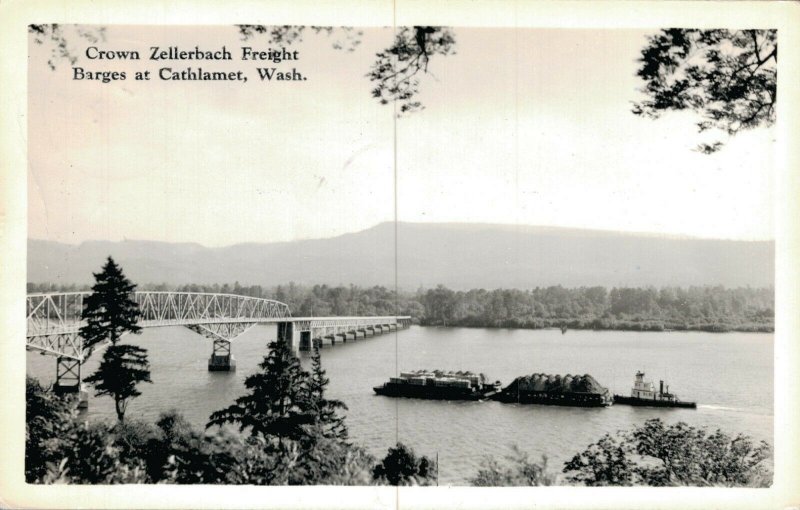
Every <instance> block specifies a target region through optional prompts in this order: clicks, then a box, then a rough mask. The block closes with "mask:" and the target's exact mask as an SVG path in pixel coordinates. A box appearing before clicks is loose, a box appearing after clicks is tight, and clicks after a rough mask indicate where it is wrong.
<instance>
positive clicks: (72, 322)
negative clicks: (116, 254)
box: [25, 291, 411, 405]
mask: <svg viewBox="0 0 800 510" xmlns="http://www.w3.org/2000/svg"><path fill="white" fill-rule="evenodd" d="M90 294H91V293H90V292H60V293H45V294H28V297H27V335H26V344H25V346H26V349H28V350H34V351H39V352H42V353H44V354H50V355H53V356H55V357H56V384H55V386H54V388H55V390H56V391H59V392H64V393H66V392H79V393H80V394H81V399H80V400H81V403H82V405H83V404H85V403H86V397H88V395H84V393H85V391H84V390H82V388H81V380H82V379H81V365H82V364H83V363H84V362H85V361H86V359H87V358H88V357H89V356H90V355H91V353H92V350H91V349H87V348H84V346H83V339H82V338H81V336H80V333H79V331H80V327H81V326H82V325H83V322H82V321H81V313H82V311H83V307H84V299H85V298H86V297H87V296H89V295H90ZM133 299H134V301H136V303H137V304H138V305H139V311H140V316H139V321H138V325H139V326H141V327H142V328H154V327H167V326H183V327H186V328H189V329H191V330H192V331H194V332H196V333H198V334H200V335H202V336H204V337H206V338H209V339H211V340H212V341H213V348H212V353H211V357H210V358H209V360H208V369H209V370H210V371H231V370H235V369H236V362H235V359H234V357H233V355H232V354H231V343H232V342H233V341H234V340H235V339H236V338H238V337H239V336H240V335H241V334H242V333H244V332H245V331H247V330H249V329H250V328H251V327H253V326H255V325H257V324H276V325H277V329H278V340H279V341H284V342H288V343H289V344H290V345H291V347H292V349H293V350H294V351H295V352H296V351H298V350H310V349H311V348H312V347H313V346H314V345H317V346H322V345H323V343H324V342H325V341H328V342H329V343H330V344H332V345H333V344H335V343H336V342H337V341H338V340H339V339H341V341H342V342H347V341H348V340H350V339H352V340H356V339H357V338H359V336H360V337H362V338H364V337H367V336H374V335H377V334H382V333H386V332H389V331H397V330H399V329H405V328H407V327H408V326H409V325H410V323H411V318H410V317H407V316H382V317H292V314H291V311H290V310H289V306H288V305H287V304H285V303H281V302H280V301H274V300H270V299H261V298H254V297H249V296H238V295H233V294H214V293H198V292H155V291H153V292H150V291H143V292H135V293H134V295H133Z"/></svg>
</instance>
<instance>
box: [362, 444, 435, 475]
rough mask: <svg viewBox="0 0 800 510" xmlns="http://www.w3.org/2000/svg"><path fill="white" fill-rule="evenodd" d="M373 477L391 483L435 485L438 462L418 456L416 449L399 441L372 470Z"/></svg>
mask: <svg viewBox="0 0 800 510" xmlns="http://www.w3.org/2000/svg"><path fill="white" fill-rule="evenodd" d="M372 476H373V478H374V479H375V480H376V481H378V482H379V483H387V484H389V485H433V484H434V483H435V482H436V480H437V479H438V471H437V466H436V462H434V461H432V460H431V459H429V458H428V457H425V456H422V457H419V458H417V456H416V455H415V454H414V450H413V449H411V448H409V447H408V446H406V445H404V444H402V443H397V446H395V447H394V448H389V451H388V453H387V454H386V456H385V457H384V458H383V460H381V461H380V463H378V464H377V465H376V466H375V468H374V469H373V470H372Z"/></svg>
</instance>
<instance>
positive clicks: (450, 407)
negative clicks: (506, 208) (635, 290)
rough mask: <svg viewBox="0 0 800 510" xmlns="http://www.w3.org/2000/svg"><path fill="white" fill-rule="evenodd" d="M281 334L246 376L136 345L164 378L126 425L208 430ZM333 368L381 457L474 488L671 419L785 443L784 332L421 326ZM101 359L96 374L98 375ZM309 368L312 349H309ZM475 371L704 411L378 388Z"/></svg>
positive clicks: (352, 417) (175, 341) (104, 403)
mask: <svg viewBox="0 0 800 510" xmlns="http://www.w3.org/2000/svg"><path fill="white" fill-rule="evenodd" d="M275 336H276V330H275V327H274V326H257V327H254V328H252V329H250V330H249V331H247V332H246V333H245V334H244V335H242V336H241V337H239V338H238V339H236V340H235V341H234V343H233V353H234V356H235V358H236V362H237V371H236V372H235V373H220V372H208V370H207V367H206V363H207V360H208V357H209V355H210V353H211V341H210V340H206V339H204V338H202V337H200V336H198V335H196V334H195V333H193V332H191V331H189V330H188V329H184V328H179V327H171V328H153V329H147V330H144V331H143V332H142V334H141V335H139V336H134V337H126V340H127V341H135V343H137V344H138V345H141V346H142V347H145V348H147V349H148V350H149V354H150V356H149V357H150V362H151V377H152V380H153V384H145V385H141V386H140V388H141V390H142V396H140V397H139V398H137V399H135V400H134V401H133V402H132V403H131V404H130V406H129V408H128V413H127V414H126V417H131V418H144V419H147V420H154V419H155V418H156V417H157V416H158V414H159V413H160V412H162V411H165V410H167V409H170V408H175V409H177V410H179V411H180V412H181V413H183V414H184V416H186V417H187V419H189V420H190V421H191V422H192V423H193V424H194V425H195V426H196V427H198V428H202V427H203V426H204V425H205V423H206V421H207V419H208V416H209V414H211V413H212V412H213V411H215V410H218V409H221V408H223V407H226V406H228V405H230V404H231V403H232V402H233V400H234V399H235V398H236V397H238V396H239V395H241V394H242V393H243V392H244V386H243V380H244V378H245V377H246V376H247V375H249V374H251V373H253V372H254V371H255V370H256V368H257V367H256V365H257V364H258V363H259V362H260V361H261V359H262V357H263V356H264V354H265V353H266V344H267V342H269V341H270V340H272V339H274V338H275ZM322 358H323V366H324V368H325V369H326V370H327V372H328V376H329V378H330V381H331V382H330V386H329V395H330V396H331V397H333V398H338V399H341V400H343V401H344V402H345V403H346V404H347V405H348V407H349V411H348V413H347V424H348V426H349V429H350V435H351V438H352V439H353V440H354V441H355V442H356V443H358V444H361V445H362V446H364V447H366V448H367V449H368V450H369V451H370V452H371V453H372V454H373V455H375V456H383V455H385V453H386V450H387V449H388V448H389V447H390V446H392V445H394V444H395V443H396V442H397V441H401V442H403V443H405V444H407V445H409V446H411V447H412V448H413V449H414V450H415V451H416V452H417V453H418V454H423V455H427V456H430V457H437V456H438V459H439V483H440V484H441V485H448V484H449V485H465V484H467V483H468V479H469V478H470V477H471V476H474V475H475V473H476V472H477V470H478V466H479V465H480V463H481V461H482V460H483V458H484V457H485V456H487V455H494V456H497V457H501V456H503V455H506V454H508V453H509V452H510V451H511V445H512V444H516V445H518V446H519V447H520V448H521V449H522V450H524V451H526V452H528V453H530V454H531V456H532V457H533V458H537V459H538V458H539V457H540V456H541V455H547V456H548V458H549V466H550V468H551V469H552V470H554V471H560V470H561V467H562V466H563V463H564V462H565V461H566V460H568V459H569V458H570V457H571V456H572V455H574V454H575V453H577V452H579V451H582V450H583V449H584V448H585V447H586V446H588V445H589V444H590V443H592V442H593V441H595V440H597V439H598V438H599V437H600V436H601V435H602V434H604V433H606V432H614V431H616V430H619V429H629V428H631V427H632V426H634V425H638V424H641V423H643V422H644V421H645V420H647V419H649V418H654V417H660V418H662V419H663V420H665V421H666V422H668V423H674V422H677V421H685V422H687V423H689V424H691V425H700V426H707V427H709V428H717V427H719V428H722V429H723V430H725V431H727V432H729V433H731V434H735V433H739V432H742V433H745V434H749V435H750V436H752V437H754V438H755V439H757V440H761V439H763V440H766V441H768V442H769V443H770V444H772V443H773V337H772V335H771V334H758V333H725V334H713V333H701V332H669V333H655V332H619V331H604V332H597V331H578V330H575V331H572V330H571V331H568V332H567V333H566V334H564V335H562V334H561V332H560V331H559V330H505V329H469V328H430V327H416V326H415V327H412V328H410V329H408V330H404V331H399V332H397V333H395V332H392V333H389V334H385V335H381V336H376V337H374V338H367V339H359V340H358V341H356V342H352V341H351V342H348V343H346V344H340V343H339V344H336V345H335V346H332V347H331V346H328V345H326V346H325V347H324V348H323V349H322ZM99 359H100V355H98V354H95V355H94V356H93V357H92V359H91V360H89V361H88V362H87V363H86V365H85V366H84V377H85V376H86V375H88V374H90V373H92V372H94V370H95V369H96V368H97V365H98V364H99ZM301 359H302V362H303V364H304V366H306V368H308V367H309V365H310V359H309V355H308V354H307V353H301ZM27 367H28V373H29V374H30V375H32V376H34V377H38V378H39V379H40V380H42V381H43V382H51V381H52V380H53V379H54V377H55V358H53V357H50V356H43V355H39V354H37V353H28V362H27ZM421 368H425V369H443V370H471V371H473V372H483V373H485V374H487V375H488V376H489V377H490V378H491V380H495V379H499V380H501V381H502V382H503V383H504V384H508V383H509V382H510V381H511V380H512V379H513V378H514V377H516V376H519V375H524V374H531V373H534V372H546V373H553V374H567V373H570V374H584V373H589V374H591V375H593V376H594V377H595V378H596V379H597V380H598V381H599V382H600V383H601V384H603V385H605V386H607V387H608V388H609V389H610V390H611V391H612V392H615V393H620V394H626V395H627V394H629V393H630V387H631V386H632V384H633V376H634V374H635V372H636V371H637V370H644V371H645V372H646V374H647V377H646V378H647V379H650V380H653V381H654V382H655V383H656V384H658V380H659V379H665V380H666V381H667V382H668V383H669V385H670V389H671V390H672V391H673V393H677V394H678V395H679V397H681V399H683V400H694V401H697V402H698V409H696V410H692V409H649V408H637V407H630V406H622V405H618V406H611V407H609V408H601V409H586V408H572V407H551V406H539V405H517V404H500V403H496V402H442V401H426V400H412V399H393V398H388V397H382V396H377V395H375V394H374V392H373V391H372V387H373V386H376V385H379V384H381V383H383V382H384V381H386V380H387V379H388V378H389V377H390V376H392V375H394V374H396V373H398V372H400V371H407V370H415V369H421ZM87 414H88V416H89V418H105V419H109V420H111V419H113V418H114V406H113V402H112V400H111V399H110V398H107V397H105V398H96V397H94V396H92V397H91V398H90V402H89V410H88V412H87Z"/></svg>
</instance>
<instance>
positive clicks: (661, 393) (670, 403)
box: [614, 371, 697, 409]
mask: <svg viewBox="0 0 800 510" xmlns="http://www.w3.org/2000/svg"><path fill="white" fill-rule="evenodd" d="M658 383H659V384H658V391H656V389H655V387H654V386H653V383H651V382H649V381H645V380H644V372H642V371H637V372H636V379H635V380H634V382H633V389H631V396H630V397H623V396H622V395H614V403H615V404H626V405H630V406H650V407H685V408H690V409H696V408H697V403H696V402H684V401H682V400H680V399H678V396H677V395H674V394H672V393H670V392H669V386H666V389H665V385H664V381H659V382H658Z"/></svg>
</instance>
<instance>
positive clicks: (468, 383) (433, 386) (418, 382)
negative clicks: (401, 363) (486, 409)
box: [373, 370, 502, 400]
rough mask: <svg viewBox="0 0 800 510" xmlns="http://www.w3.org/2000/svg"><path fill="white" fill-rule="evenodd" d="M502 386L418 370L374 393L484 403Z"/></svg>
mask: <svg viewBox="0 0 800 510" xmlns="http://www.w3.org/2000/svg"><path fill="white" fill-rule="evenodd" d="M501 386H502V385H501V384H500V381H496V382H494V383H490V382H489V381H488V380H487V378H486V376H485V375H483V374H475V373H472V372H461V371H458V372H443V371H441V370H433V371H428V370H417V371H415V372H401V373H400V377H392V378H390V379H389V382H387V383H384V384H382V385H381V386H375V387H374V388H373V390H374V391H375V393H377V394H378V395H385V396H388V397H409V398H426V399H434V400H481V399H484V398H488V397H491V396H492V395H493V394H494V393H496V392H497V391H499V390H500V388H501Z"/></svg>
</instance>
